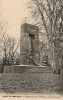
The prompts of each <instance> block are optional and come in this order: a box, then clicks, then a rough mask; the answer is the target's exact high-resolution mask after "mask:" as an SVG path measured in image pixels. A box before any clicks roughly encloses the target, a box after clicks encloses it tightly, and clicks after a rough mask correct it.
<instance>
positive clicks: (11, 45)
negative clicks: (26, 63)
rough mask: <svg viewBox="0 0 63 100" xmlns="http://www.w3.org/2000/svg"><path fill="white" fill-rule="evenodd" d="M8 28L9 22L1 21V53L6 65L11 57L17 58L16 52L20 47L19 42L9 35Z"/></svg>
mask: <svg viewBox="0 0 63 100" xmlns="http://www.w3.org/2000/svg"><path fill="white" fill-rule="evenodd" d="M8 29H9V27H8V22H5V23H4V22H1V23H0V52H1V53H0V54H1V57H2V58H3V62H4V65H6V64H7V63H9V59H11V58H12V60H13V59H15V53H16V52H17V49H18V47H19V42H18V43H17V42H16V39H15V38H14V37H10V36H8V35H7V32H8Z"/></svg>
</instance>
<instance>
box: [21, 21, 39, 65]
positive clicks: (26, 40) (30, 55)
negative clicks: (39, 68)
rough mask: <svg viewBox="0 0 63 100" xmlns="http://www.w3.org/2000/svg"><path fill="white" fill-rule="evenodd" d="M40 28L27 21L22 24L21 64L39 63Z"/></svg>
mask: <svg viewBox="0 0 63 100" xmlns="http://www.w3.org/2000/svg"><path fill="white" fill-rule="evenodd" d="M39 63H40V53H39V29H38V27H37V26H34V25H30V24H27V23H24V24H22V26H21V39H20V64H21V65H39Z"/></svg>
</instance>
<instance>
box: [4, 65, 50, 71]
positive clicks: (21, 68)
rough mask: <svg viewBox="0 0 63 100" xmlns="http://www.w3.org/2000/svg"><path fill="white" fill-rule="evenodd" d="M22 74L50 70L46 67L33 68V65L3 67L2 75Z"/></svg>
mask: <svg viewBox="0 0 63 100" xmlns="http://www.w3.org/2000/svg"><path fill="white" fill-rule="evenodd" d="M23 72H30V73H31V72H32V73H40V72H51V70H50V68H49V67H48V66H47V67H46V66H34V65H12V66H5V67H4V73H23Z"/></svg>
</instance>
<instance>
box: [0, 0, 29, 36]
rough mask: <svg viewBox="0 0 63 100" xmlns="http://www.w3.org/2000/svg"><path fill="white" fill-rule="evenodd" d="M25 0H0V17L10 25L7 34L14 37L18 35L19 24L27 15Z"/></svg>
mask: <svg viewBox="0 0 63 100" xmlns="http://www.w3.org/2000/svg"><path fill="white" fill-rule="evenodd" d="M27 1H29V0H0V9H1V14H2V19H4V20H5V21H8V24H9V25H10V28H9V31H8V34H10V35H11V36H14V37H16V38H18V37H19V36H20V27H21V24H22V23H23V22H25V18H26V17H28V16H29V12H28V11H29V10H27V3H26V2H27Z"/></svg>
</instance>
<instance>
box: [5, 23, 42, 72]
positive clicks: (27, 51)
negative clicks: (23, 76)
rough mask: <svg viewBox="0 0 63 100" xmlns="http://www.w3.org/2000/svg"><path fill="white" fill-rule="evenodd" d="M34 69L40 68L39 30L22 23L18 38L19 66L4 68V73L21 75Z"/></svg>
mask: <svg viewBox="0 0 63 100" xmlns="http://www.w3.org/2000/svg"><path fill="white" fill-rule="evenodd" d="M37 66H38V67H37ZM36 67H37V68H39V67H40V53H39V29H38V27H37V26H34V25H30V24H27V23H24V24H22V26H21V36H20V65H12V66H5V68H4V73H22V72H27V71H30V70H29V69H33V68H36Z"/></svg>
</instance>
